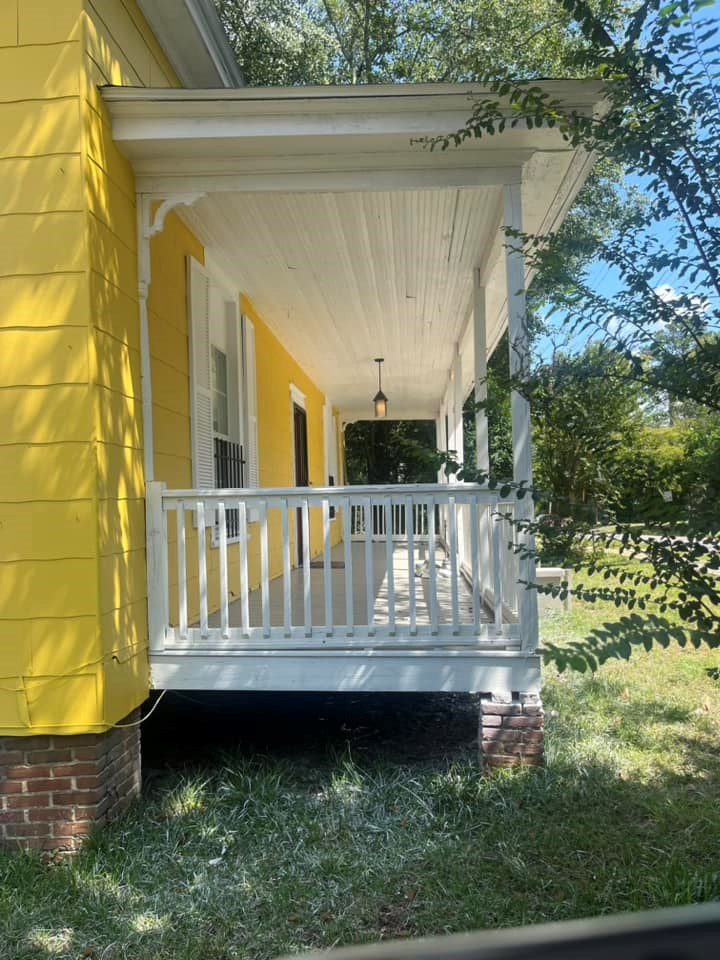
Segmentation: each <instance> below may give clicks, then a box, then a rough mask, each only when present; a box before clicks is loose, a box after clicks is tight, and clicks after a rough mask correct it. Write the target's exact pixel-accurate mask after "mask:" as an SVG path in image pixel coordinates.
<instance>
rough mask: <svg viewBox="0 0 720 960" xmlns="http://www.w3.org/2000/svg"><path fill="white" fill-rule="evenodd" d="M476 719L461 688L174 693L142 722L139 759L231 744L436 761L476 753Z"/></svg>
mask: <svg viewBox="0 0 720 960" xmlns="http://www.w3.org/2000/svg"><path fill="white" fill-rule="evenodd" d="M477 724H478V698H477V697H475V696H472V695H464V694H463V695H461V694H360V695H353V694H326V693H323V694H312V693H300V694H288V693H268V694H265V693H248V694H243V693H226V694H213V693H206V692H200V693H194V692H191V693H187V694H185V693H180V692H172V693H168V694H167V695H166V697H165V698H164V700H163V703H161V704H160V706H159V707H158V709H157V710H156V711H155V713H154V714H153V716H152V717H150V718H149V720H148V721H147V723H146V724H145V725H144V726H143V762H144V765H145V767H146V769H147V770H148V771H149V772H151V773H154V772H155V771H157V770H158V769H159V768H166V769H168V768H169V769H173V768H178V767H187V766H193V765H194V764H197V763H199V764H201V765H202V764H204V763H205V762H206V761H207V758H208V755H211V754H212V753H213V752H215V753H217V752H223V751H228V750H232V751H233V752H238V753H239V754H242V755H244V754H247V755H256V754H258V753H262V754H271V755H273V756H278V757H286V758H292V760H293V761H297V762H299V763H303V762H305V761H308V762H316V761H317V760H318V759H319V758H321V757H323V756H325V755H328V756H334V755H336V754H337V753H338V752H343V753H347V752H348V751H349V752H350V753H351V755H352V756H354V757H362V758H364V759H368V758H371V757H373V758H376V759H384V760H387V761H388V762H398V763H418V762H419V763H433V762H437V761H438V760H441V759H443V758H444V757H454V758H458V757H459V756H470V755H475V754H476V752H477V747H476V743H477Z"/></svg>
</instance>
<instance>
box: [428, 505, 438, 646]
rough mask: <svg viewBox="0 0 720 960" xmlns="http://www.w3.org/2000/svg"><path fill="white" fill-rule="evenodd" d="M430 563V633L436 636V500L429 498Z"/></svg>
mask: <svg viewBox="0 0 720 960" xmlns="http://www.w3.org/2000/svg"><path fill="white" fill-rule="evenodd" d="M427 522H428V563H429V564H430V584H429V592H430V633H431V634H432V635H433V636H435V635H436V634H437V632H438V602H437V567H436V566H435V500H434V499H433V497H429V498H428V503H427Z"/></svg>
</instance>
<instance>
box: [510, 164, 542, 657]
mask: <svg viewBox="0 0 720 960" xmlns="http://www.w3.org/2000/svg"><path fill="white" fill-rule="evenodd" d="M503 190H504V193H505V227H506V228H508V229H510V230H513V231H518V232H521V231H522V228H523V225H522V224H523V218H522V183H520V182H517V183H511V184H506V186H505V187H504V188H503ZM505 267H506V278H507V303H508V340H509V349H510V374H511V376H512V377H515V378H518V379H520V380H522V379H524V378H525V377H527V375H528V373H529V369H530V345H529V341H528V330H527V307H526V303H525V257H524V255H523V250H522V245H521V241H519V240H518V239H515V238H514V237H506V248H505ZM511 408H512V437H513V473H514V479H515V481H516V483H525V484H526V485H530V484H532V448H531V442H530V403H529V402H528V400H527V399H526V398H525V397H523V396H522V395H521V394H520V393H519V392H518V391H517V390H513V391H512V396H511ZM515 517H516V519H518V520H531V519H532V517H533V502H532V498H531V497H530V496H529V495H526V496H525V497H523V498H522V500H516V501H515ZM517 538H518V544H519V545H521V546H525V547H528V548H530V549H531V548H532V547H533V546H534V538H533V537H531V536H530V535H529V534H527V533H526V532H525V531H518V534H517ZM518 566H519V578H520V579H521V580H524V581H526V582H530V583H532V582H534V580H535V561H534V559H533V558H524V559H520V561H519V565H518ZM519 611H520V630H521V637H522V646H523V649H524V650H525V651H527V652H531V651H533V650H534V649H535V648H536V646H537V642H538V612H537V593H536V592H535V591H534V590H527V589H524V588H520V591H519Z"/></svg>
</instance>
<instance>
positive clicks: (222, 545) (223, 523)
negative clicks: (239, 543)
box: [217, 501, 230, 639]
mask: <svg viewBox="0 0 720 960" xmlns="http://www.w3.org/2000/svg"><path fill="white" fill-rule="evenodd" d="M217 509H218V549H219V550H220V628H221V630H222V635H223V638H224V639H227V638H228V637H229V635H230V615H229V607H228V564H227V517H226V515H225V504H224V503H223V502H222V501H221V502H220V503H218V508H217Z"/></svg>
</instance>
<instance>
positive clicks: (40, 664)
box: [0, 0, 339, 735]
mask: <svg viewBox="0 0 720 960" xmlns="http://www.w3.org/2000/svg"><path fill="white" fill-rule="evenodd" d="M104 83H132V84H149V85H152V86H164V85H177V83H178V81H177V78H176V77H175V75H174V73H173V70H172V67H171V66H170V64H169V62H168V61H167V58H166V57H165V55H164V53H163V51H162V49H161V47H160V45H159V44H158V42H157V40H156V38H155V37H154V36H153V35H152V32H151V31H150V29H149V27H148V25H147V23H146V22H145V20H144V18H143V16H142V13H141V12H140V9H139V7H138V6H137V3H136V2H135V0H54V2H53V3H52V4H50V3H48V0H4V2H3V3H0V302H2V305H3V306H2V310H1V311H0V465H1V466H2V469H1V470H0V631H2V636H3V640H4V642H3V644H2V645H1V646H0V734H11V735H12V734H18V735H20V734H27V733H31V732H32V733H39V734H41V733H53V732H69V731H73V732H78V733H80V732H83V731H86V730H87V731H94V730H102V729H106V728H107V726H108V725H109V724H112V723H114V722H116V721H117V720H119V719H120V718H121V717H122V716H123V715H125V714H126V713H128V712H129V711H130V710H131V709H132V708H133V707H135V706H137V705H138V704H139V703H141V702H142V701H143V700H144V699H145V697H146V695H147V691H148V687H149V677H148V662H147V653H146V648H147V622H146V597H145V591H146V574H145V554H144V547H145V543H144V500H143V496H144V482H145V478H144V470H143V449H142V443H143V437H142V417H141V383H140V354H139V347H140V337H139V317H138V305H137V249H136V232H135V231H136V209H135V185H134V178H133V174H132V170H131V167H130V165H129V163H128V162H127V160H126V159H125V158H124V157H123V156H122V154H121V153H120V152H119V151H118V149H117V147H116V146H115V144H114V143H113V141H112V134H111V126H110V121H109V117H108V114H107V111H106V109H105V107H104V105H103V103H102V98H101V97H100V96H99V94H98V91H97V89H96V86H97V85H98V84H104ZM188 254H189V255H192V256H195V257H196V258H197V259H198V260H200V261H201V262H202V260H203V250H202V247H201V245H200V244H199V242H198V240H197V239H196V238H195V237H194V236H193V235H192V233H191V232H190V231H189V230H188V229H187V227H186V226H185V225H184V224H183V222H182V220H181V219H180V218H178V217H176V216H174V215H170V216H169V217H168V219H167V221H166V226H165V230H164V232H163V233H162V234H161V235H160V236H158V237H157V238H155V239H154V240H153V241H152V269H153V283H152V287H151V291H150V300H149V323H150V345H151V354H152V356H151V367H152V383H153V423H154V427H155V434H154V435H155V464H154V466H155V470H156V476H157V478H158V479H161V480H165V481H166V482H167V483H168V485H169V486H172V487H184V486H190V485H191V483H192V469H191V452H190V389H189V369H188V340H187V332H188V328H187V310H186V287H185V258H186V256H187V255H188ZM242 306H243V309H245V310H246V311H247V312H248V314H249V315H250V316H251V317H252V319H253V322H254V324H255V329H256V352H257V366H258V370H257V383H258V398H257V399H258V416H259V440H260V482H261V483H262V484H263V485H273V486H277V485H288V484H291V483H292V480H293V450H292V443H291V427H290V384H291V383H294V384H295V385H296V386H297V387H298V388H299V389H300V390H301V391H302V392H303V393H304V394H305V395H306V397H307V413H308V444H309V467H310V479H311V482H312V483H313V484H315V485H317V484H321V483H323V482H324V479H325V478H324V438H323V414H322V411H323V403H324V399H325V398H324V397H323V395H322V394H321V392H320V391H319V390H318V389H317V388H316V387H315V386H314V385H313V384H312V383H311V381H310V380H309V379H308V378H307V377H306V376H305V374H304V373H303V371H302V370H301V369H300V368H299V367H298V366H297V364H296V363H295V362H294V361H293V359H292V358H291V357H290V356H289V354H287V352H286V351H285V350H284V349H283V347H282V346H281V345H280V344H279V343H278V341H277V340H276V339H275V338H274V337H273V336H272V334H271V333H270V331H269V330H268V328H267V327H266V326H265V325H264V324H263V322H262V319H261V318H260V317H258V316H257V315H256V313H255V311H254V310H253V308H252V305H251V304H249V303H247V302H245V301H243V303H242ZM338 534H339V524H338V522H337V521H336V522H335V524H334V540H337V539H338ZM196 536H197V533H196V531H195V530H193V529H192V527H191V525H190V523H188V539H189V541H190V544H189V556H190V557H192V556H193V537H195V538H196ZM208 536H209V534H208ZM270 536H271V544H272V550H273V554H274V558H273V564H272V569H271V573H272V575H274V576H275V575H277V574H279V573H280V550H279V546H280V529H279V518H278V517H271V521H270ZM174 538H175V530H174V528H173V526H172V525H171V541H172V542H171V550H174V548H175V543H174ZM194 542H195V543H196V540H195V541H194ZM311 543H312V552H313V553H316V552H318V550H319V549H320V546H321V531H320V528H319V519H318V518H313V529H312V538H311ZM249 553H250V572H249V580H250V586H251V587H256V586H257V585H258V583H259V537H258V534H257V527H256V526H254V527H253V529H252V531H251V539H250V550H249ZM208 563H209V569H210V590H211V596H212V597H215V598H217V593H218V577H217V573H218V566H219V558H218V551H217V550H216V549H214V548H212V547H210V548H209V550H208ZM229 568H230V588H231V591H232V592H233V594H235V595H237V594H238V593H239V567H238V562H237V551H234V552H233V554H232V555H231V557H230V563H229ZM191 574H192V571H191ZM171 578H172V579H173V580H174V579H175V572H174V569H173V567H172V566H171ZM173 592H174V588H173ZM216 603H217V600H216V601H215V605H216ZM190 604H191V611H190V613H191V616H193V615H196V614H197V608H198V602H197V578H196V576H192V575H191V583H190Z"/></svg>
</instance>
